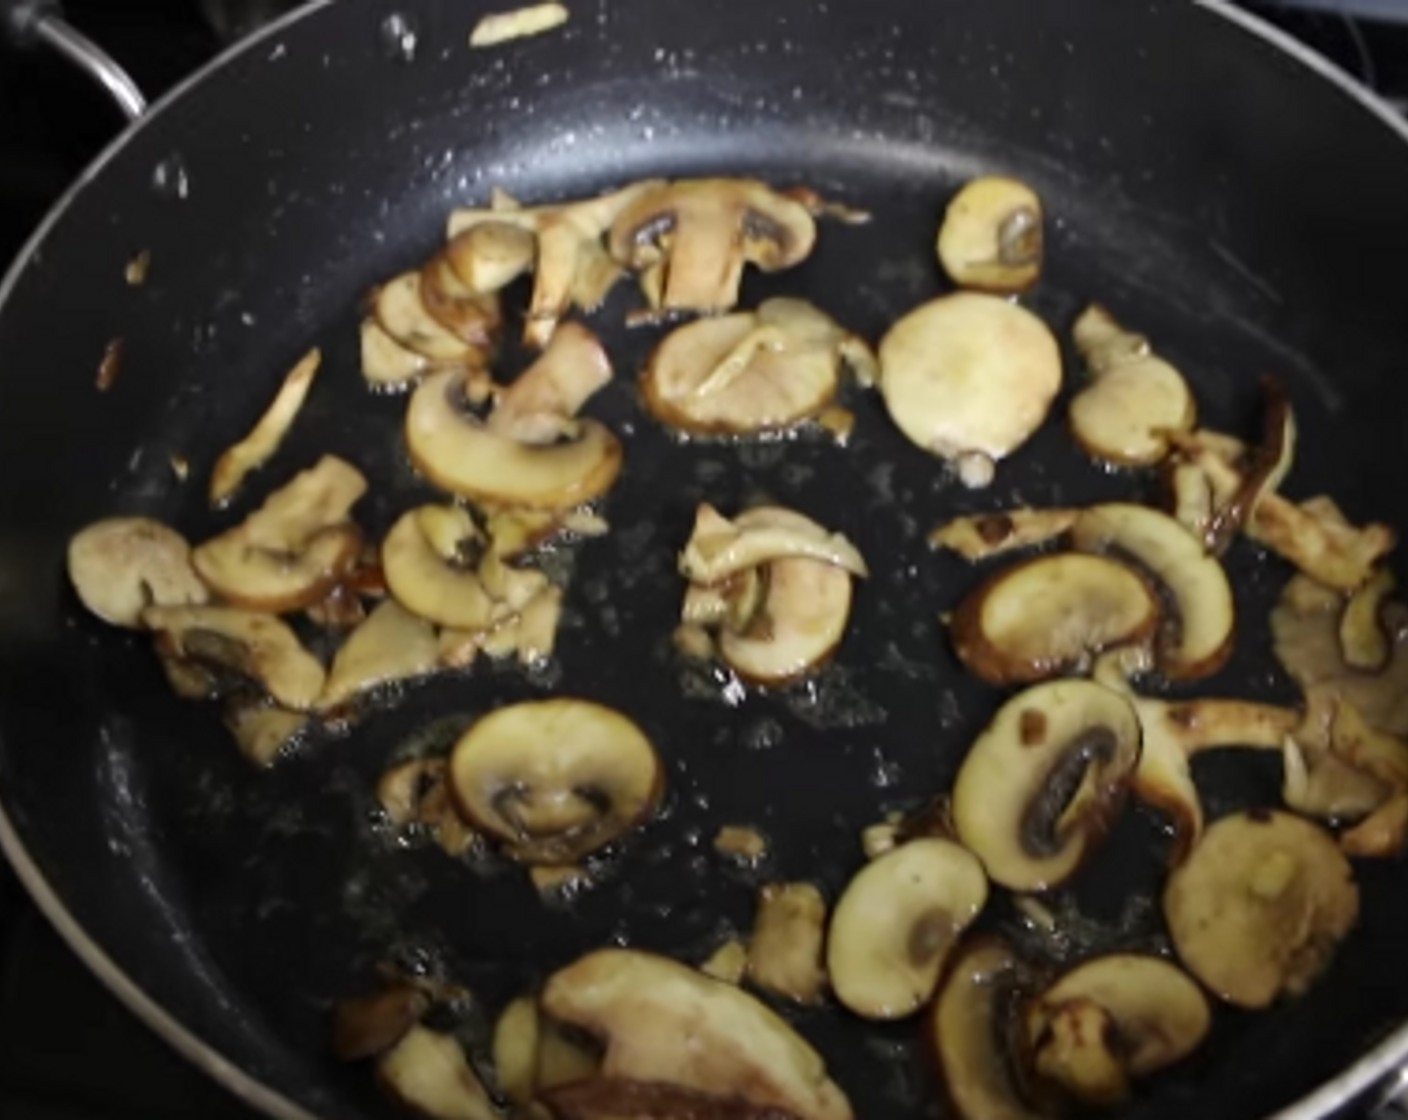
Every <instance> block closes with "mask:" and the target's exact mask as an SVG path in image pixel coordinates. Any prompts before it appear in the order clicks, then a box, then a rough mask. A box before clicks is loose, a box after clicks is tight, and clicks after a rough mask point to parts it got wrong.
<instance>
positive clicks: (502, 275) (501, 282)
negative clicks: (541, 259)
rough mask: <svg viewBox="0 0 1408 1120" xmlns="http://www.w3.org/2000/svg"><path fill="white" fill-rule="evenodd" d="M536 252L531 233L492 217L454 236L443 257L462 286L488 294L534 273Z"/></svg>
mask: <svg viewBox="0 0 1408 1120" xmlns="http://www.w3.org/2000/svg"><path fill="white" fill-rule="evenodd" d="M518 209H520V210H521V208H518ZM518 220H520V221H521V219H518ZM537 251H538V248H537V242H536V240H535V237H534V234H533V231H532V230H530V229H526V228H524V226H522V225H518V224H515V219H513V218H509V219H507V220H505V219H503V218H502V217H499V216H493V217H482V220H479V221H476V222H474V223H473V224H471V225H469V226H467V227H466V228H464V229H462V230H460V232H459V233H456V234H454V235H453V236H451V238H450V240H449V242H448V244H446V246H445V248H444V251H443V255H444V257H445V260H446V262H447V263H448V264H449V266H450V268H451V270H452V271H453V272H454V274H455V276H456V278H457V279H458V280H459V282H460V283H461V284H463V285H464V286H465V287H467V288H468V289H469V290H470V291H473V292H481V293H488V292H497V291H498V290H499V289H500V288H504V287H507V286H508V285H509V284H510V283H512V282H513V281H514V280H516V279H517V278H518V277H520V276H522V275H523V274H524V273H525V272H528V271H529V270H530V269H532V267H533V260H534V258H535V256H536V255H537Z"/></svg>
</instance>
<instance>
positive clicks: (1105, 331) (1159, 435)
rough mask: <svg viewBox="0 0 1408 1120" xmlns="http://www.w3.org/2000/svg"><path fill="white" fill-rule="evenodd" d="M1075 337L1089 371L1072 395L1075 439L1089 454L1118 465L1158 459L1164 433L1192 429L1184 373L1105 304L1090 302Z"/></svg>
mask: <svg viewBox="0 0 1408 1120" xmlns="http://www.w3.org/2000/svg"><path fill="white" fill-rule="evenodd" d="M1075 341H1076V349H1077V350H1079V351H1080V352H1081V355H1082V356H1083V357H1084V358H1085V362H1086V365H1087V366H1088V367H1089V369H1090V376H1091V383H1090V385H1089V386H1088V387H1087V388H1085V389H1083V390H1081V392H1080V393H1078V394H1077V395H1076V397H1075V399H1074V400H1073V401H1071V411H1070V424H1071V431H1072V433H1073V434H1074V435H1075V437H1076V442H1077V443H1079V444H1080V445H1081V447H1082V448H1083V449H1084V450H1085V452H1086V454H1088V455H1090V456H1092V457H1093V458H1096V459H1103V460H1105V461H1106V462H1110V463H1117V464H1120V465H1121V466H1148V465H1150V464H1152V463H1157V462H1159V461H1160V460H1162V459H1163V458H1164V457H1165V456H1167V455H1168V453H1169V440H1168V434H1169V433H1170V432H1177V431H1185V432H1186V431H1191V430H1192V428H1193V425H1194V424H1195V423H1196V421H1197V411H1198V410H1197V405H1196V403H1195V402H1194V400H1193V394H1192V393H1191V392H1189V390H1188V384H1187V382H1185V381H1184V380H1183V375H1182V374H1181V373H1179V372H1178V370H1176V369H1174V368H1173V366H1171V365H1169V364H1168V363H1167V362H1165V361H1163V360H1161V359H1160V358H1158V357H1156V356H1155V355H1154V354H1153V353H1152V352H1151V351H1150V350H1149V346H1148V343H1147V342H1146V341H1145V340H1144V339H1143V338H1142V337H1141V336H1139V335H1132V334H1130V333H1128V332H1127V331H1125V330H1124V328H1123V327H1121V326H1120V324H1119V323H1118V322H1116V321H1115V319H1114V317H1113V316H1112V315H1111V314H1110V313H1109V312H1108V311H1106V310H1105V309H1104V308H1103V307H1099V306H1093V307H1090V308H1088V309H1087V310H1086V311H1085V312H1084V314H1082V315H1081V317H1080V318H1079V319H1077V320H1076V325H1075Z"/></svg>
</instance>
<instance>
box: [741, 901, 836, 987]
mask: <svg viewBox="0 0 1408 1120" xmlns="http://www.w3.org/2000/svg"><path fill="white" fill-rule="evenodd" d="M825 930H826V900H825V899H824V898H822V896H821V892H820V891H819V890H817V889H816V887H815V886H813V885H812V884H811V883H769V884H768V885H767V886H765V887H763V888H762V889H761V890H760V891H758V916H757V918H756V919H755V922H754V925H753V939H752V943H751V945H750V946H749V949H748V979H749V980H751V981H752V982H753V983H754V984H756V985H757V986H758V987H760V988H762V989H763V990H764V991H768V992H771V993H772V994H773V995H776V996H781V997H782V998H783V999H790V1000H794V1001H795V1002H797V1003H816V1002H818V1001H819V1000H820V999H821V993H822V988H823V987H824V986H825V984H826V972H825V971H824V969H823V968H822V960H821V944H822V939H823V937H824V936H825Z"/></svg>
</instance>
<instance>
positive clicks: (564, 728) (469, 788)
mask: <svg viewBox="0 0 1408 1120" xmlns="http://www.w3.org/2000/svg"><path fill="white" fill-rule="evenodd" d="M663 783H664V777H663V770H662V767H661V765H660V759H659V757H658V756H657V755H656V753H655V748H654V747H653V746H651V743H650V740H649V739H647V738H646V737H645V734H644V733H643V732H642V731H641V730H640V728H639V727H637V726H636V725H635V724H634V723H632V722H631V721H630V720H629V719H627V718H626V717H625V716H623V715H621V714H620V713H619V712H615V711H612V710H611V709H610V708H604V707H601V706H600V705H598V704H592V703H589V702H588V701H585V700H573V699H566V698H557V699H552V700H542V701H533V702H527V703H522V704H514V705H512V706H510V707H507V708H500V709H499V710H498V711H496V712H492V713H490V714H489V715H486V716H484V717H483V718H482V719H480V720H478V721H477V722H476V723H475V724H474V726H473V727H471V728H470V729H469V730H468V731H467V732H466V733H465V734H464V735H463V736H462V737H461V738H460V740H459V742H458V743H456V744H455V748H454V751H453V753H452V754H451V756H450V785H451V789H452V790H453V793H454V796H455V799H456V802H457V803H458V805H459V807H460V809H461V811H462V812H464V814H465V815H466V816H467V817H468V818H469V819H470V821H471V822H472V823H473V824H474V825H475V826H477V827H478V828H479V829H480V830H481V831H483V832H484V833H486V834H488V835H490V836H493V837H495V838H497V839H498V840H500V841H501V842H502V843H503V845H504V850H505V851H506V852H507V853H508V855H509V856H511V857H512V858H513V859H516V860H519V861H520V862H523V863H535V864H569V863H575V862H576V861H577V860H580V859H582V858H583V857H584V856H587V855H589V854H590V853H592V852H594V851H596V850H597V849H598V848H601V847H604V846H605V845H607V844H609V843H611V842H612V841H613V840H616V839H618V838H619V837H620V836H622V835H623V834H624V833H626V832H627V831H629V830H630V829H632V828H634V827H635V826H636V825H637V824H639V823H640V822H641V821H643V820H644V819H645V818H646V817H648V816H649V815H650V814H651V813H653V812H654V811H655V807H656V805H658V804H659V801H660V795H661V791H662V788H663Z"/></svg>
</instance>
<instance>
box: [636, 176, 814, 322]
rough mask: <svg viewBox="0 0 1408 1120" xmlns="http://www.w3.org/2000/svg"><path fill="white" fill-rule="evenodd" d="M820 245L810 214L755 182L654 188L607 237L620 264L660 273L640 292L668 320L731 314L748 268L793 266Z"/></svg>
mask: <svg viewBox="0 0 1408 1120" xmlns="http://www.w3.org/2000/svg"><path fill="white" fill-rule="evenodd" d="M815 243H816V221H815V220H814V219H813V218H812V215H811V213H810V212H809V211H808V210H807V208H806V207H805V206H803V205H802V204H801V203H799V202H796V201H794V200H793V199H790V198H787V197H786V196H784V195H781V194H779V193H778V192H776V191H775V190H773V189H772V188H771V187H769V186H768V185H767V184H766V183H762V182H758V181H757V180H754V179H681V180H676V181H675V182H672V183H660V184H656V185H655V186H653V187H651V188H650V189H649V190H645V191H642V192H641V193H640V194H638V195H637V196H636V197H635V198H634V199H633V200H632V201H631V203H630V205H629V206H627V207H626V208H625V209H623V210H622V211H621V212H620V213H619V214H618V215H617V216H616V219H615V221H614V222H612V224H611V231H610V234H609V236H608V248H609V249H610V252H611V255H612V257H614V258H615V259H616V260H617V261H619V262H620V263H621V264H623V265H626V266H628V267H629V268H632V269H634V270H635V271H637V272H644V271H651V270H653V271H654V273H655V276H654V278H653V279H652V281H651V283H649V284H643V285H642V286H643V287H644V288H646V290H647V297H648V298H649V299H650V303H651V306H652V308H654V309H655V310H658V311H662V312H665V313H667V314H669V313H675V312H699V313H702V314H717V313H719V312H722V311H728V310H730V309H731V308H732V307H733V306H734V305H735V304H736V303H737V302H738V287H739V283H740V282H741V281H742V278H743V269H744V266H745V265H747V264H754V265H757V266H758V268H760V269H762V270H763V271H764V272H777V271H779V270H781V269H785V268H791V267H792V266H793V265H795V264H797V263H799V262H800V261H802V260H804V259H805V258H806V257H807V256H808V255H809V254H810V253H811V251H812V246H813V245H814V244H815ZM657 286H658V292H656V291H654V290H653V289H654V288H656V287H657Z"/></svg>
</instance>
